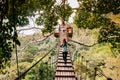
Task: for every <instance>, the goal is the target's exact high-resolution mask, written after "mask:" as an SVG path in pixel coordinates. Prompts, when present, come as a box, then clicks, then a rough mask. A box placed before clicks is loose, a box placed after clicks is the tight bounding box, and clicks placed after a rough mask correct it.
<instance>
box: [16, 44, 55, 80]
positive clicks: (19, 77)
mask: <svg viewBox="0 0 120 80" xmlns="http://www.w3.org/2000/svg"><path fill="white" fill-rule="evenodd" d="M56 46H57V43H56V45H55V46H54V47H53V48H52V49H50V51H49V52H48V53H46V54H45V55H44V56H43V57H42V58H40V59H39V60H38V61H37V62H36V63H34V64H33V65H32V66H31V67H30V68H28V69H27V70H26V71H25V72H23V73H22V74H21V75H19V76H18V77H17V78H16V79H15V80H20V79H21V77H23V76H25V74H26V73H27V72H28V71H29V70H31V69H32V68H33V67H35V66H36V65H37V64H38V63H39V62H40V61H42V59H44V58H45V57H46V56H47V55H48V54H49V53H50V52H51V51H52V50H54V49H55V48H56Z"/></svg>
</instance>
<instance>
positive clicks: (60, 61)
mask: <svg viewBox="0 0 120 80" xmlns="http://www.w3.org/2000/svg"><path fill="white" fill-rule="evenodd" d="M64 62H65V61H64V60H58V63H64ZM67 63H71V60H67Z"/></svg>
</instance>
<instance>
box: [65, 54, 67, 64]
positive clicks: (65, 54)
mask: <svg viewBox="0 0 120 80" xmlns="http://www.w3.org/2000/svg"><path fill="white" fill-rule="evenodd" d="M66 63H67V52H65V64H66Z"/></svg>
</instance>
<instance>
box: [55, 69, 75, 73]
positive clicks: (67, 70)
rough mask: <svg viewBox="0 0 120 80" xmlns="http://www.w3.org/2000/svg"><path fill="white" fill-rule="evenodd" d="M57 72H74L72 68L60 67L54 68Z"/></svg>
mask: <svg viewBox="0 0 120 80" xmlns="http://www.w3.org/2000/svg"><path fill="white" fill-rule="evenodd" d="M56 71H57V72H74V70H73V69H64V70H61V69H56Z"/></svg>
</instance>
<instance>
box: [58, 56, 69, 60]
mask: <svg viewBox="0 0 120 80" xmlns="http://www.w3.org/2000/svg"><path fill="white" fill-rule="evenodd" d="M58 60H63V57H61V56H60V57H58ZM67 60H70V57H67Z"/></svg>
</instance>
